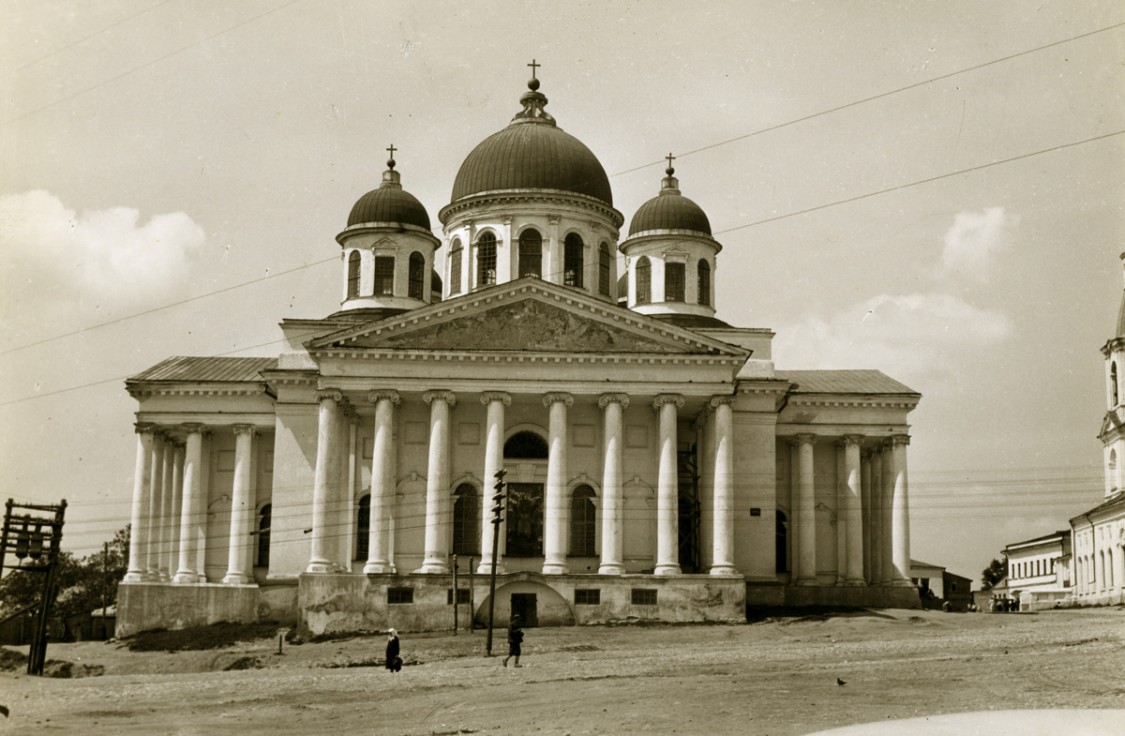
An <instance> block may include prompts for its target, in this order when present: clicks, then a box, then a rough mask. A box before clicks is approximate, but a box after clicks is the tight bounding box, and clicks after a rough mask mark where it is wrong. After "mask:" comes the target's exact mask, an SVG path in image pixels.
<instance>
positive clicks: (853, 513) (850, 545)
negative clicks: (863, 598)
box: [844, 435, 864, 585]
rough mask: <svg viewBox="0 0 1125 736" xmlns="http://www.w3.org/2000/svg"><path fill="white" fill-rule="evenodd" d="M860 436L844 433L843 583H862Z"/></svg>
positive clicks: (861, 438)
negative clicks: (845, 529) (845, 535)
mask: <svg viewBox="0 0 1125 736" xmlns="http://www.w3.org/2000/svg"><path fill="white" fill-rule="evenodd" d="M862 441H863V437H861V436H859V435H844V474H845V483H844V494H845V495H844V501H845V503H844V513H845V516H846V519H847V535H848V536H847V549H846V553H847V556H846V565H845V566H844V585H863V584H864V580H863V508H862V506H863V498H862V492H863V491H862V488H861V487H860V485H861V482H862V479H861V477H860V462H859V444H860V442H862Z"/></svg>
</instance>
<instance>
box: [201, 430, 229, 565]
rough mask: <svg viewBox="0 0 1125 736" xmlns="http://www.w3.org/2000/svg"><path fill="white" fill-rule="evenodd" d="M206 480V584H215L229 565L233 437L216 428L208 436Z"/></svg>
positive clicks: (225, 431)
mask: <svg viewBox="0 0 1125 736" xmlns="http://www.w3.org/2000/svg"><path fill="white" fill-rule="evenodd" d="M210 453H211V457H210V458H209V460H210V462H209V466H210V473H211V474H210V477H209V478H208V480H207V488H208V493H207V551H206V554H205V557H204V563H205V567H204V570H205V572H206V575H207V581H208V582H211V583H217V582H219V581H221V580H222V579H223V576H224V575H226V572H227V566H228V564H229V563H230V519H231V492H232V491H233V489H234V434H233V433H231V431H230V430H229V429H225V428H216V429H215V431H214V433H213V434H212V436H211V448H210Z"/></svg>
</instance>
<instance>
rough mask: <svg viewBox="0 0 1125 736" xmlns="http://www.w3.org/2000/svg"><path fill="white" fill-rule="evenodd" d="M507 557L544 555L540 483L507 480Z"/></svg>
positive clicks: (541, 485)
mask: <svg viewBox="0 0 1125 736" xmlns="http://www.w3.org/2000/svg"><path fill="white" fill-rule="evenodd" d="M505 505H506V506H507V512H506V516H507V517H508V539H507V547H506V549H505V552H504V554H505V555H507V556H508V557H542V556H543V484H542V483H509V484H508V501H507V503H506V504H505Z"/></svg>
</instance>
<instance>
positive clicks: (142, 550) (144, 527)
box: [123, 422, 154, 583]
mask: <svg viewBox="0 0 1125 736" xmlns="http://www.w3.org/2000/svg"><path fill="white" fill-rule="evenodd" d="M134 429H135V431H136V433H137V461H136V465H135V466H134V468H133V505H132V508H131V512H130V514H129V569H128V570H127V571H126V572H125V577H124V578H123V582H126V583H140V582H143V581H144V580H145V573H146V571H147V570H148V545H149V522H150V516H151V509H150V506H151V503H152V487H151V486H152V443H153V437H152V433H153V429H154V427H153V425H151V424H148V423H145V422H138V423H137V424H135V425H134Z"/></svg>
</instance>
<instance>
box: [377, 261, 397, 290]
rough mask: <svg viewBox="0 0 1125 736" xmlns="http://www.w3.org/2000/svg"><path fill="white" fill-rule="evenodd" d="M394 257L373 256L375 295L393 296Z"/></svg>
mask: <svg viewBox="0 0 1125 736" xmlns="http://www.w3.org/2000/svg"><path fill="white" fill-rule="evenodd" d="M394 293H395V257H394V256H375V296H394Z"/></svg>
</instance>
